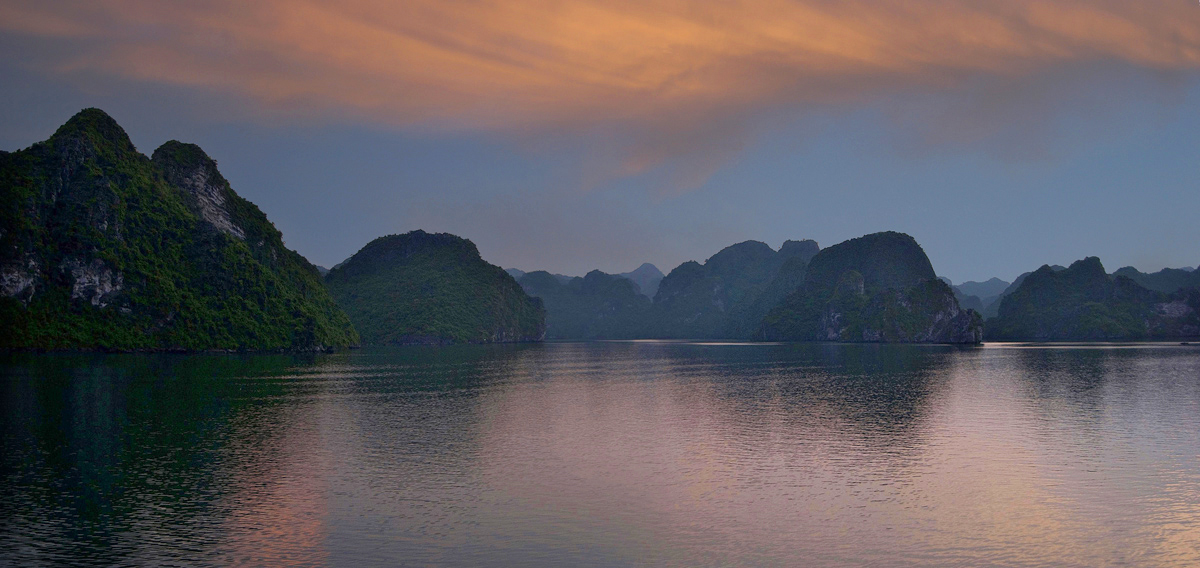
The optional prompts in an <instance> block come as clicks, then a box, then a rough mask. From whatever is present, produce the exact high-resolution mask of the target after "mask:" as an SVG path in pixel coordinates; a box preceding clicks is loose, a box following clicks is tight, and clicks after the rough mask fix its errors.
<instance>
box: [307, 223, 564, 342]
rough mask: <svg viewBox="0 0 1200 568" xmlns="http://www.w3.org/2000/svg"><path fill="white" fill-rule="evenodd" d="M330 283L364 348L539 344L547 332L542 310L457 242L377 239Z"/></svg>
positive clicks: (412, 236)
mask: <svg viewBox="0 0 1200 568" xmlns="http://www.w3.org/2000/svg"><path fill="white" fill-rule="evenodd" d="M325 282H326V284H328V286H329V289H330V291H331V292H332V293H333V297H334V298H335V299H336V300H337V302H338V304H339V305H341V306H342V308H344V309H345V310H346V313H347V314H349V316H350V321H352V322H354V325H355V327H356V328H357V329H358V330H359V332H360V333H361V334H362V338H363V341H364V342H366V343H373V344H410V343H438V344H440V343H494V342H516V341H539V340H541V339H542V337H543V335H544V334H545V330H546V324H545V317H546V315H545V310H544V309H543V308H542V302H541V301H540V300H537V299H536V298H530V297H529V296H527V295H526V294H525V292H524V291H523V290H522V289H521V287H520V285H518V284H517V282H516V280H514V279H513V277H512V276H510V275H509V274H508V273H507V272H505V271H504V269H502V268H500V267H498V266H493V265H491V264H488V263H487V262H484V260H483V259H482V258H480V256H479V251H478V250H477V249H476V248H475V245H474V243H472V242H471V241H469V240H466V239H463V238H460V237H456V236H454V235H448V234H444V233H437V234H430V233H426V232H424V231H413V232H411V233H406V234H403V235H389V236H386V237H380V238H378V239H375V240H373V241H371V242H370V243H368V244H367V246H365V247H363V248H362V250H360V251H358V252H357V253H355V254H354V256H352V257H350V259H349V260H347V261H346V262H344V263H342V264H341V265H338V266H336V267H334V268H333V269H331V270H330V271H329V274H327V275H326V277H325Z"/></svg>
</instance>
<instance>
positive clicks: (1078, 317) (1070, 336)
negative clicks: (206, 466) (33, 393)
mask: <svg viewBox="0 0 1200 568" xmlns="http://www.w3.org/2000/svg"><path fill="white" fill-rule="evenodd" d="M0 323H2V324H3V325H2V326H0V348H4V349H35V350H63V349H99V350H118V351H128V350H133V351H137V350H147V351H158V350H167V351H204V350H232V351H271V350H275V351H306V350H330V349H339V348H345V347H350V346H355V345H359V344H381V345H388V344H392V345H395V344H439V345H440V344H450V343H495V342H536V341H542V340H545V339H550V340H594V339H732V340H748V341H749V340H774V341H837V342H878V343H897V342H898V343H955V344H976V343H980V342H981V341H983V340H984V339H987V340H994V341H1114V340H1115V341H1129V340H1151V339H1176V338H1194V337H1197V336H1200V270H1193V269H1164V270H1162V271H1160V272H1157V273H1152V274H1147V273H1142V272H1139V271H1137V270H1136V269H1134V268H1132V267H1125V268H1121V269H1119V270H1117V271H1116V272H1115V273H1113V274H1108V273H1106V271H1105V269H1104V267H1103V265H1102V264H1101V263H1100V260H1099V259H1098V258H1095V257H1089V258H1086V259H1083V260H1080V261H1078V262H1075V263H1073V264H1071V265H1070V266H1069V267H1063V266H1057V265H1055V266H1051V265H1047V266H1042V267H1041V268H1039V269H1037V270H1034V271H1030V272H1027V273H1025V274H1021V275H1020V276H1018V277H1017V278H1015V279H1014V280H1013V281H1012V282H1008V281H1005V280H1002V279H1000V278H992V279H989V280H987V281H984V282H964V283H960V284H958V285H954V284H953V283H952V282H950V281H949V280H946V279H944V278H938V277H937V273H936V271H935V270H934V267H933V265H932V263H931V262H930V260H929V258H928V256H927V255H926V254H925V252H924V250H923V249H922V248H921V246H920V245H919V244H918V243H917V241H916V240H915V239H913V238H912V237H911V236H909V235H906V234H903V233H896V232H881V233H874V234H870V235H865V236H863V237H859V238H855V239H850V240H848V241H845V242H842V243H839V244H836V245H833V246H831V247H828V248H825V249H821V248H820V247H819V246H818V244H817V243H816V242H815V241H812V240H797V241H790V240H789V241H786V242H784V243H783V245H782V246H781V247H780V248H779V249H778V250H775V249H773V248H771V247H770V246H769V245H767V244H766V243H762V242H759V241H745V242H741V243H737V244H734V245H731V246H729V247H726V248H724V249H722V250H720V251H718V252H717V253H716V254H714V255H712V256H711V257H709V258H708V259H707V260H705V261H704V262H703V263H701V262H696V261H688V262H684V263H682V264H680V265H679V266H678V267H676V268H675V269H673V270H671V271H670V272H669V273H667V274H665V275H664V274H663V273H662V272H661V271H660V270H659V269H658V268H657V267H655V266H654V265H652V264H649V263H645V264H643V265H641V266H640V267H638V268H637V269H636V270H633V271H630V272H626V273H619V274H606V273H604V272H601V271H599V270H594V271H592V272H589V273H588V274H586V275H584V276H582V277H571V276H564V275H561V274H552V273H550V272H546V271H539V270H535V271H530V272H525V271H523V270H517V269H515V268H510V269H507V270H505V269H502V268H500V267H499V266H496V265H493V264H490V263H488V262H487V261H485V260H484V259H483V258H482V257H481V256H480V254H479V251H478V249H477V248H476V247H475V245H474V243H472V242H471V241H469V240H467V239H463V238H460V237H457V236H454V235H449V234H443V233H426V232H424V231H421V230H416V231H411V232H408V233H405V234H400V235H389V236H385V237H380V238H378V239H375V240H373V241H371V242H370V243H368V244H367V245H366V246H364V247H363V248H362V249H361V250H360V251H358V252H357V253H355V254H354V255H353V256H351V257H350V258H349V259H347V260H345V261H344V262H342V263H339V264H337V265H336V266H334V267H333V268H331V269H329V270H326V269H324V268H319V267H316V266H314V265H313V264H311V263H310V262H308V260H306V259H305V258H304V257H303V256H301V255H300V254H298V253H296V252H295V251H292V250H289V249H288V248H286V247H285V246H284V244H283V236H282V235H281V233H280V232H279V231H278V230H277V229H276V228H275V226H274V225H273V224H272V223H271V222H270V221H269V220H268V219H267V217H266V215H265V214H263V212H262V211H261V210H259V208H258V207H256V206H255V205H254V204H252V203H250V202H249V201H247V200H245V199H243V198H241V197H239V196H238V195H237V193H235V192H234V191H233V188H232V187H231V186H230V184H229V182H228V181H227V180H226V179H225V178H224V177H223V176H222V175H221V173H220V172H219V171H218V169H217V164H216V162H215V161H214V160H212V159H211V158H210V157H209V156H208V155H207V154H205V152H204V151H203V150H202V149H200V148H199V147H198V146H195V145H193V144H186V143H182V142H177V141H173V140H172V141H169V142H167V143H165V144H163V145H162V146H161V147H159V148H158V149H157V150H155V151H154V152H153V154H152V155H151V156H150V157H147V156H145V155H143V154H141V153H139V152H138V151H137V150H136V149H135V148H134V146H133V143H132V142H131V141H130V139H129V137H128V136H127V135H126V133H125V131H124V130H123V129H122V128H121V127H120V126H119V125H118V124H117V123H116V122H115V121H114V120H113V119H112V118H111V117H109V116H108V115H107V114H105V113H104V112H103V111H100V110H98V109H86V110H84V111H81V112H80V113H78V114H77V115H75V116H74V117H72V118H71V119H70V120H69V121H67V123H66V124H64V125H63V126H62V127H61V128H59V129H58V131H57V132H55V133H54V135H53V136H51V137H50V139H48V140H46V141H44V142H39V143H36V144H34V145H33V146H31V147H29V148H27V149H24V150H19V151H16V152H11V153H10V152H0Z"/></svg>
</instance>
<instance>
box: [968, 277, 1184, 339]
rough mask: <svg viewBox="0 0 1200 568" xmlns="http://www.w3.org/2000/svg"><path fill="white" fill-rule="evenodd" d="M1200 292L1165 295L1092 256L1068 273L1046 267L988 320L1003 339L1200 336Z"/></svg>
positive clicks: (992, 335) (996, 336)
mask: <svg viewBox="0 0 1200 568" xmlns="http://www.w3.org/2000/svg"><path fill="white" fill-rule="evenodd" d="M1198 312H1200V293H1198V292H1197V291H1196V290H1195V289H1190V290H1179V291H1177V292H1175V293H1174V294H1164V293H1162V292H1155V291H1153V290H1147V289H1146V288H1144V287H1142V286H1139V285H1138V284H1137V283H1136V282H1134V281H1133V280H1131V279H1130V278H1127V277H1125V276H1122V275H1118V276H1113V277H1110V276H1109V275H1108V274H1107V273H1105V271H1104V266H1103V265H1102V264H1101V263H1100V259H1098V258H1096V257H1088V258H1085V259H1083V260H1080V261H1076V262H1075V263H1073V264H1072V265H1071V266H1070V267H1068V268H1066V269H1064V270H1055V269H1054V268H1052V267H1050V266H1043V267H1041V268H1039V269H1038V270H1036V271H1034V272H1032V273H1030V274H1029V275H1028V277H1026V278H1024V279H1023V280H1022V281H1021V282H1019V286H1018V288H1017V289H1016V290H1014V291H1013V292H1012V293H1011V294H1009V295H1007V296H1005V297H1004V298H1003V299H1002V300H1001V302H1000V306H999V315H998V316H997V317H995V318H992V319H989V320H988V322H987V335H988V338H989V339H991V340H997V341H1096V340H1109V341H1128V340H1139V339H1156V338H1175V337H1193V336H1196V335H1197V334H1200V316H1198V315H1197V313H1198Z"/></svg>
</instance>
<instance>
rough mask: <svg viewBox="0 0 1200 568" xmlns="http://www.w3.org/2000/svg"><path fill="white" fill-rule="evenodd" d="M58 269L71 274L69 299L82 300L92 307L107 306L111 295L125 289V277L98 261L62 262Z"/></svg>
mask: <svg viewBox="0 0 1200 568" xmlns="http://www.w3.org/2000/svg"><path fill="white" fill-rule="evenodd" d="M60 268H61V269H62V270H63V271H64V272H69V273H70V274H71V281H72V283H71V299H72V300H79V299H84V300H87V301H88V302H89V303H91V304H92V305H93V306H96V307H98V308H103V307H106V306H108V304H109V299H110V298H111V296H112V295H114V294H116V293H117V292H120V291H121V290H123V289H124V288H125V277H124V276H122V275H121V273H120V272H117V271H115V270H113V269H112V268H109V267H108V266H106V265H105V264H104V261H102V260H100V259H94V260H92V261H91V262H89V263H84V262H83V261H81V260H78V259H74V258H71V259H67V260H65V261H63V263H62V265H60Z"/></svg>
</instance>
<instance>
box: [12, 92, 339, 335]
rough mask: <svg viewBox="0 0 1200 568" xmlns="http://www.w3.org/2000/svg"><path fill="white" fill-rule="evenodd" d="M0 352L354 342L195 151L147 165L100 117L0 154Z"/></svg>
mask: <svg viewBox="0 0 1200 568" xmlns="http://www.w3.org/2000/svg"><path fill="white" fill-rule="evenodd" d="M0 322H2V325H0V347H4V348H36V349H81V348H83V349H90V348H100V349H119V350H140V349H148V350H149V349H182V350H207V349H237V350H310V349H327V348H335V347H345V346H349V345H352V344H355V343H357V342H358V335H357V333H356V332H355V331H354V328H353V327H352V326H351V325H350V321H349V319H348V318H347V317H346V315H345V313H344V312H343V311H342V310H341V309H340V308H338V306H337V305H336V304H335V303H334V302H333V300H332V298H331V297H330V296H329V293H328V291H327V290H326V289H325V287H324V285H323V284H322V282H321V279H320V276H319V275H318V273H317V269H316V268H315V267H314V266H313V265H312V264H310V263H309V262H308V261H307V260H305V259H304V257H302V256H300V255H299V254H297V253H296V252H294V251H291V250H288V249H287V248H286V247H285V246H284V245H283V240H282V237H281V235H280V233H279V231H278V230H277V229H275V227H274V226H273V225H272V224H271V223H270V221H268V220H267V218H266V216H265V215H263V213H262V211H260V210H259V209H258V208H257V207H256V206H254V204H252V203H250V202H249V201H246V200H244V199H242V198H241V197H238V195H237V194H236V193H234V192H233V189H232V188H231V187H230V186H229V183H228V182H227V181H226V180H225V179H224V178H223V177H222V176H221V174H220V173H219V172H218V171H217V168H216V163H215V162H214V161H213V160H212V159H210V158H209V157H208V156H207V155H205V153H204V152H203V151H202V150H201V149H200V148H199V147H197V146H194V145H191V144H183V143H179V142H174V141H172V142H168V143H166V144H164V145H163V146H162V147H161V148H159V149H158V150H157V151H156V152H155V153H154V156H153V159H151V158H147V157H146V156H144V155H142V154H140V153H138V152H137V151H136V149H135V148H134V146H133V144H132V142H131V141H130V140H129V137H128V136H127V135H126V134H125V132H124V130H122V129H121V127H120V126H119V125H118V124H117V123H116V122H115V121H114V120H113V119H112V118H111V117H109V116H108V115H107V114H105V113H104V112H103V111H100V110H98V109H86V110H84V111H82V112H80V113H79V114H77V115H75V116H74V117H73V118H71V119H70V120H69V121H68V122H67V123H66V124H65V125H63V126H62V127H61V128H59V129H58V131H57V132H55V134H54V135H53V136H52V137H51V138H50V139H49V140H47V141H45V142H40V143H37V144H34V145H33V146H31V147H29V148H27V149H25V150H20V151H17V152H12V153H0Z"/></svg>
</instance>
